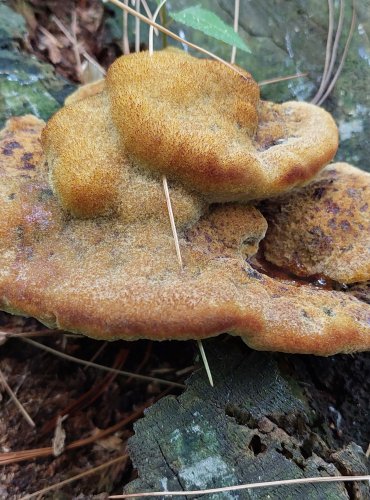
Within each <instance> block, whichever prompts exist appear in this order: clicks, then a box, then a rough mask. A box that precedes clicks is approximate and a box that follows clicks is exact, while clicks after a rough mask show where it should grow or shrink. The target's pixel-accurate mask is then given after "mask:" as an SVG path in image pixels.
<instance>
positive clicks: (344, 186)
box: [263, 163, 370, 284]
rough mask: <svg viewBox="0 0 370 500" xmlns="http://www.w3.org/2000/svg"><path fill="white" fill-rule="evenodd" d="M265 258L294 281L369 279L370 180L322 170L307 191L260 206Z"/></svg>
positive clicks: (342, 167) (341, 168)
mask: <svg viewBox="0 0 370 500" xmlns="http://www.w3.org/2000/svg"><path fill="white" fill-rule="evenodd" d="M263 212H264V214H265V216H266V217H267V220H268V223H269V229H268V231H267V234H266V238H265V239H264V244H263V246H264V256H265V258H266V259H267V260H269V261H270V262H272V263H273V264H276V265H278V266H279V267H282V268H284V269H287V270H289V271H290V272H292V273H294V274H296V275H297V276H303V277H315V276H316V275H317V276H321V277H325V278H329V279H331V280H334V281H336V282H338V283H345V284H349V283H357V282H364V281H366V280H369V279H370V174H369V173H367V172H364V171H363V170H360V169H358V168H356V167H353V166H351V165H348V164H347V163H334V164H332V165H329V166H328V167H326V168H325V169H324V170H323V171H322V172H320V174H319V175H318V176H317V177H316V178H315V180H314V181H312V182H311V183H310V184H308V185H307V186H305V187H303V188H300V189H295V190H293V191H291V192H289V193H286V194H284V195H282V196H280V197H278V198H276V199H273V200H268V201H266V202H265V203H264V209H263Z"/></svg>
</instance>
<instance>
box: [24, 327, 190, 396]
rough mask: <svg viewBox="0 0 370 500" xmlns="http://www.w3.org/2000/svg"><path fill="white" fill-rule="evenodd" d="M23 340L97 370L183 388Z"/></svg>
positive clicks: (29, 340)
mask: <svg viewBox="0 0 370 500" xmlns="http://www.w3.org/2000/svg"><path fill="white" fill-rule="evenodd" d="M21 340H22V341H23V342H26V343H28V344H31V345H33V346H34V347H38V348H39V349H43V350H44V351H46V352H49V353H50V354H54V355H55V356H59V357H60V358H63V359H66V360H68V361H72V363H78V364H80V365H85V366H89V367H91V368H97V369H98V370H104V371H107V372H112V373H117V374H119V375H124V376H125V377H133V378H136V379H138V380H143V381H145V382H157V383H158V384H163V385H170V386H173V387H180V388H181V389H184V388H185V386H184V385H183V384H179V383H178V382H171V381H170V380H164V379H161V378H155V377H149V375H140V374H138V373H132V372H127V371H124V370H118V369H116V368H110V367H109V366H105V365H99V364H98V363H94V362H92V361H86V360H84V359H80V358H76V357H75V356H71V355H70V354H65V353H64V352H60V351H58V350H57V349H53V348H52V347H49V346H46V345H44V344H41V343H40V342H36V341H35V340H31V339H29V338H24V337H21Z"/></svg>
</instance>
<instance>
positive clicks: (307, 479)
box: [108, 475, 370, 498]
mask: <svg viewBox="0 0 370 500" xmlns="http://www.w3.org/2000/svg"><path fill="white" fill-rule="evenodd" d="M354 481H370V475H369V476H334V477H333V476H331V477H304V478H300V479H284V480H280V481H264V482H260V483H248V484H241V485H237V486H225V487H224V488H210V489H208V490H192V491H184V490H181V491H153V492H146V493H130V494H127V495H111V496H109V497H108V498H135V497H141V498H143V497H161V496H163V497H169V496H172V495H176V496H183V497H185V496H188V495H189V496H191V495H206V494H212V493H226V492H229V491H241V490H253V489H257V488H269V487H272V486H288V485H296V484H313V483H346V482H354Z"/></svg>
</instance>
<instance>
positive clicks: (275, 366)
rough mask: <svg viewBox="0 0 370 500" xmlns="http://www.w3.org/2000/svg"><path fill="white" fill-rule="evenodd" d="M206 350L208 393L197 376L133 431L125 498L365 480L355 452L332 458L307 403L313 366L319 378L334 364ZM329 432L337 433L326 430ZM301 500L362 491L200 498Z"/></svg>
mask: <svg viewBox="0 0 370 500" xmlns="http://www.w3.org/2000/svg"><path fill="white" fill-rule="evenodd" d="M206 349H207V355H208V359H209V363H210V366H211V369H212V372H213V376H214V379H215V387H214V388H211V387H210V386H209V383H208V380H207V377H206V374H205V372H204V370H200V371H198V372H197V373H195V374H194V375H193V376H192V377H191V378H190V380H189V382H188V388H187V390H186V391H185V393H184V394H183V395H181V396H180V397H178V398H176V397H173V396H171V397H166V398H164V399H162V400H161V401H159V402H158V403H157V404H155V405H154V406H153V407H152V408H150V409H149V410H148V411H147V412H146V415H145V418H143V419H141V420H140V421H139V422H137V424H136V426H135V431H136V433H135V435H134V436H133V437H132V438H131V440H130V444H129V451H130V455H131V457H132V460H133V463H134V466H135V467H136V468H137V469H138V474H139V479H137V480H135V481H133V482H132V483H131V484H130V485H129V486H128V487H127V489H126V490H125V492H139V491H158V490H159V491H162V490H190V489H204V488H214V487H222V486H227V485H234V484H242V483H248V482H258V481H271V480H278V479H293V478H304V477H311V476H334V475H339V474H344V475H352V474H368V473H369V472H368V471H369V461H368V459H367V458H366V456H365V453H364V451H363V450H362V448H361V447H360V446H358V445H356V444H354V443H351V444H348V445H347V446H346V447H344V448H342V447H341V446H339V448H341V449H338V444H337V445H336V443H335V439H334V438H333V437H331V434H332V432H333V431H332V430H331V429H330V428H329V426H327V425H326V426H325V425H323V423H324V422H325V416H324V415H322V414H320V412H319V409H318V408H319V402H316V404H313V403H312V401H313V398H314V395H315V391H317V382H316V381H315V378H317V376H316V375H315V370H316V371H318V370H320V366H321V372H322V373H324V372H325V370H324V369H323V368H322V366H325V365H327V371H329V367H330V365H333V360H334V359H336V358H338V357H336V358H327V359H318V358H314V357H307V356H287V355H279V354H269V353H261V352H253V351H250V350H248V349H247V348H246V347H245V346H244V345H242V344H241V343H240V342H239V341H237V340H236V339H222V338H219V339H216V340H213V341H209V342H207V344H206ZM309 361H311V364H310V363H309ZM367 361H369V362H370V358H367ZM315 363H316V364H315ZM308 365H310V370H309V369H308ZM369 368H370V363H369ZM309 371H311V372H312V374H311V375H310V373H309ZM322 384H323V385H324V384H325V381H324V380H323V381H322ZM331 405H333V403H332V402H331V401H327V402H326V406H327V407H330V406H331ZM315 406H316V407H315ZM333 408H334V406H332V410H333ZM333 411H335V410H333ZM333 411H332V412H333ZM329 412H330V410H329ZM334 417H335V415H334ZM336 417H337V418H338V416H336ZM339 424H340V423H339ZM339 431H340V425H339V427H338V429H335V432H337V433H338V432H339ZM301 496H304V497H306V498H308V499H336V500H337V499H345V498H358V499H365V498H369V497H370V487H369V484H365V483H361V484H357V483H356V484H352V485H351V484H349V483H348V484H339V483H338V484H328V483H326V484H324V483H322V484H312V485H299V486H280V487H277V488H266V489H260V490H253V491H252V490H250V491H248V490H246V491H242V492H232V493H222V494H218V495H208V496H206V498H213V499H216V498H217V499H218V498H220V499H221V498H258V499H262V498H266V499H267V498H270V499H282V498H284V499H296V498H299V497H301ZM173 498H176V497H173ZM178 498H180V497H178ZM182 498H183V497H182ZM192 498H194V497H192ZM202 498H205V497H203V496H202Z"/></svg>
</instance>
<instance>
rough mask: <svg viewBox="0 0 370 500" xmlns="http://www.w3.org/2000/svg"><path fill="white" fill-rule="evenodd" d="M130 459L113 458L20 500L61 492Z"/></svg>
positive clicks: (126, 457) (126, 456)
mask: <svg viewBox="0 0 370 500" xmlns="http://www.w3.org/2000/svg"><path fill="white" fill-rule="evenodd" d="M128 458H129V456H128V455H127V454H125V455H121V456H119V457H116V458H113V459H112V460H109V461H108V462H105V463H104V464H101V465H98V466H97V467H92V468H91V469H87V470H85V471H84V472H81V473H80V474H77V475H76V476H73V477H70V478H68V479H65V480H64V481H60V482H59V483H55V484H51V485H50V486H47V487H46V488H43V489H42V490H38V491H35V492H34V493H30V494H29V495H25V496H23V497H21V498H20V499H19V500H28V499H30V498H35V497H38V496H40V495H43V494H44V493H48V492H49V491H54V490H59V489H60V488H63V486H66V485H67V484H70V483H73V482H74V481H77V480H78V479H82V478H83V477H86V476H90V475H91V474H96V473H97V472H100V471H102V470H104V469H106V468H108V467H110V466H111V465H114V464H117V463H118V462H123V461H124V460H127V459H128Z"/></svg>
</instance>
